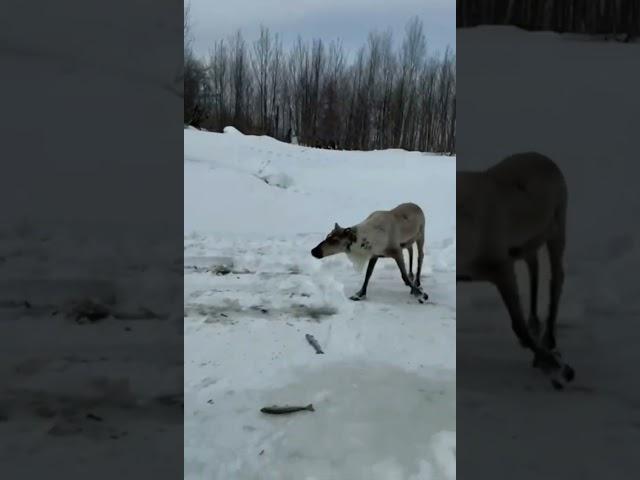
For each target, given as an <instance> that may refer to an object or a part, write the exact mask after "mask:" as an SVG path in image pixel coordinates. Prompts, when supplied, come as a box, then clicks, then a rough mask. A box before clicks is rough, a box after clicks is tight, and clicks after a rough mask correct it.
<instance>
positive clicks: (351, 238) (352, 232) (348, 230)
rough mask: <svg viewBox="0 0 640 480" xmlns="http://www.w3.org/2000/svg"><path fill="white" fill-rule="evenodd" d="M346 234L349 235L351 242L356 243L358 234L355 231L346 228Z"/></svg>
mask: <svg viewBox="0 0 640 480" xmlns="http://www.w3.org/2000/svg"><path fill="white" fill-rule="evenodd" d="M344 233H345V234H346V235H347V238H348V239H349V240H351V241H352V242H355V241H356V239H357V236H356V233H355V232H354V231H353V230H351V228H346V229H345V230H344Z"/></svg>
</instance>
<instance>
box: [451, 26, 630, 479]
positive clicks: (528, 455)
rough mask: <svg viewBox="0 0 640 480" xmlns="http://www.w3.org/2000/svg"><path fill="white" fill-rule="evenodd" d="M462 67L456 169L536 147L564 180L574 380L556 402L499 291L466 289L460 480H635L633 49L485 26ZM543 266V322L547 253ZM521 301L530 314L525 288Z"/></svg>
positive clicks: (461, 318) (461, 45) (468, 35)
mask: <svg viewBox="0 0 640 480" xmlns="http://www.w3.org/2000/svg"><path fill="white" fill-rule="evenodd" d="M457 58H458V63H457V66H458V67H457V68H458V95H459V97H458V108H459V115H458V144H457V145H458V168H459V169H471V170H476V169H482V168H486V167H488V166H490V165H493V164H494V163H496V162H497V161H498V160H500V159H501V158H503V157H505V156H507V155H509V154H512V153H515V152H521V151H529V150H537V151H539V152H541V153H544V154H546V155H548V156H550V157H551V158H553V159H554V160H555V161H556V162H557V163H558V164H559V165H560V167H561V168H562V170H563V171H564V173H565V176H566V179H567V184H568V189H569V213H568V237H567V250H566V261H565V264H566V278H565V284H564V285H565V286H564V292H563V296H562V300H561V304H560V314H559V317H558V346H559V348H560V350H561V351H562V353H563V357H564V359H565V360H566V361H567V362H569V363H570V364H571V365H572V366H573V367H574V368H575V370H576V380H575V382H574V383H573V384H571V385H570V386H569V387H568V388H567V389H566V390H565V391H564V392H561V393H559V392H556V391H554V390H553V389H552V388H551V387H550V386H549V384H548V382H547V381H546V380H545V379H544V377H543V376H542V374H541V373H540V372H539V371H537V370H533V369H532V368H531V367H530V361H531V357H530V355H528V354H527V353H526V352H525V351H524V350H522V349H521V348H520V346H519V345H518V344H517V341H516V340H515V338H514V335H513V333H512V331H511V328H510V321H509V318H508V315H507V312H506V309H505V308H504V306H503V304H502V303H501V301H500V299H499V297H498V294H497V292H496V290H495V288H493V287H491V286H489V285H483V284H464V285H463V284H460V287H459V289H458V322H459V326H458V331H457V344H458V364H457V367H458V370H457V373H458V376H457V380H458V381H457V387H458V400H459V403H458V409H457V419H458V422H459V423H460V425H461V427H460V428H461V431H460V436H461V438H463V439H464V441H463V446H462V447H461V452H460V456H459V457H458V467H459V470H460V475H463V476H464V475H472V476H475V475H478V474H479V472H481V473H482V477H483V478H503V477H504V472H508V477H509V478H517V479H521V480H526V479H540V478H565V479H569V478H580V479H601V478H635V475H634V474H633V473H632V472H634V471H636V472H637V471H638V469H639V468H640V456H639V455H638V445H639V444H640V388H639V386H640V384H639V383H638V375H637V368H638V345H639V341H640V321H639V320H640V295H638V292H639V291H640V290H639V283H638V268H637V267H640V242H639V238H638V223H637V219H638V218H640V217H639V214H640V196H639V195H638V187H637V182H638V178H639V176H638V171H639V167H640V163H639V162H638V132H640V123H639V122H638V112H639V111H640V100H639V99H638V95H636V94H633V93H631V92H636V91H637V88H638V85H640V74H639V71H638V60H639V59H640V45H638V44H620V43H617V42H602V41H598V40H591V39H585V38H581V37H577V36H568V35H567V36H563V35H557V34H553V33H547V32H540V33H527V32H524V31H521V30H518V29H516V28H507V27H481V28H473V29H462V30H458V57H457ZM487 116H489V117H490V119H487ZM632 219H635V221H632ZM520 267H521V269H520V272H521V273H524V271H525V269H524V266H520ZM541 268H542V272H541V281H542V283H541V287H540V294H541V295H540V308H541V310H540V318H541V319H544V318H545V316H546V310H547V309H546V306H547V304H548V303H547V302H548V295H547V292H548V283H547V281H548V278H549V275H548V270H549V269H548V263H547V256H546V253H545V254H544V255H543V257H542V263H541ZM522 290H523V295H524V297H523V300H524V304H525V306H526V308H527V309H528V295H527V294H528V288H527V283H526V281H525V280H524V278H523V283H522ZM527 311H528V310H527Z"/></svg>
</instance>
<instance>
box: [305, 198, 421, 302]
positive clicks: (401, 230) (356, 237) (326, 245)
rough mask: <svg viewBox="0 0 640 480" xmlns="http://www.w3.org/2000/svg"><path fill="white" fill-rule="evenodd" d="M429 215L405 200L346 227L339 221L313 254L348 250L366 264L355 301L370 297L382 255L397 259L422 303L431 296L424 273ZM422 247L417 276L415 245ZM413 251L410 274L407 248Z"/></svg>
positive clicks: (361, 264) (359, 263)
mask: <svg viewBox="0 0 640 480" xmlns="http://www.w3.org/2000/svg"><path fill="white" fill-rule="evenodd" d="M424 232H425V216H424V213H423V212H422V209H421V208H420V207H419V206H418V205H415V204H413V203H403V204H401V205H398V206H397V207H396V208H394V209H393V210H381V211H376V212H373V213H372V214H371V215H369V216H368V217H367V218H366V219H365V220H364V221H363V222H361V223H358V224H357V225H354V226H352V227H347V228H342V227H341V226H340V225H338V224H337V223H336V224H335V225H334V228H333V230H331V232H329V234H328V235H327V237H326V238H325V239H324V240H323V241H322V242H320V243H319V244H318V245H317V246H316V247H315V248H314V249H313V250H311V255H313V256H314V257H315V258H324V257H328V256H331V255H336V254H338V253H346V254H347V256H348V257H349V259H350V260H351V261H352V263H353V264H354V265H355V266H356V267H360V269H361V268H362V267H364V264H365V263H367V272H366V274H365V277H364V283H363V285H362V288H361V289H360V290H359V291H358V292H357V293H355V294H354V295H352V296H351V297H350V298H351V300H354V301H358V300H362V299H364V298H365V297H366V296H367V286H368V285H369V279H370V278H371V274H372V273H373V269H374V268H375V266H376V263H377V262H378V259H379V258H385V257H387V258H393V259H394V260H395V261H396V264H397V265H398V268H399V269H400V274H401V276H402V280H403V281H404V284H405V285H407V286H408V287H410V288H411V294H412V295H414V296H415V297H416V298H417V299H418V301H419V302H420V303H423V302H424V301H426V300H427V299H428V298H429V296H428V295H427V294H426V293H425V292H424V291H423V290H422V287H421V285H420V276H421V273H422V262H423V260H424V241H425V233H424ZM414 243H415V244H416V246H417V249H418V261H417V266H416V275H415V277H414V276H413V268H412V264H413V244H414ZM405 249H407V250H409V252H410V253H409V274H407V271H406V268H405V263H404V256H403V250H405Z"/></svg>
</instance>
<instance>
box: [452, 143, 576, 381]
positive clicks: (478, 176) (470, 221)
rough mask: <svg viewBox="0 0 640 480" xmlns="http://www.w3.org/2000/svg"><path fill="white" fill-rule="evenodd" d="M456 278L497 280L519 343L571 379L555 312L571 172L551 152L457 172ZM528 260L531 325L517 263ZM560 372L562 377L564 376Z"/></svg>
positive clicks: (553, 372) (554, 373) (555, 375)
mask: <svg viewBox="0 0 640 480" xmlns="http://www.w3.org/2000/svg"><path fill="white" fill-rule="evenodd" d="M456 190H457V238H458V242H457V258H456V270H457V273H456V281H488V282H490V283H492V284H494V285H495V286H496V287H497V289H498V291H499V293H500V295H501V297H502V300H503V302H504V304H505V306H506V307H507V310H508V312H509V315H510V317H511V325H512V329H513V331H514V333H515V335H516V336H517V338H518V339H519V341H520V344H521V345H522V346H523V347H525V348H528V349H530V350H531V351H533V353H534V363H533V365H534V366H537V367H541V368H542V370H543V371H544V372H545V373H546V374H547V375H549V376H550V377H551V381H552V383H553V386H554V387H555V388H558V389H559V388H562V382H561V378H564V380H566V381H568V382H569V381H571V380H573V378H574V375H575V374H574V371H573V369H572V368H571V367H570V366H569V365H566V364H563V363H562V362H561V361H560V355H559V353H558V352H557V350H556V335H555V333H556V332H555V330H556V318H557V315H558V305H559V303H560V296H561V293H562V285H563V282H564V268H563V257H564V250H565V229H566V214H567V186H566V182H565V179H564V175H563V174H562V172H561V171H560V169H559V168H558V166H557V165H556V164H555V163H554V162H553V161H552V160H551V159H549V158H547V157H545V156H544V155H541V154H539V153H535V152H527V153H519V154H515V155H511V156H509V157H507V158H505V159H504V160H503V161H501V162H500V163H498V164H497V165H495V166H493V167H491V168H489V169H487V170H485V171H480V172H458V174H457V179H456ZM542 246H546V248H547V251H548V253H549V260H550V265H551V281H550V301H549V313H548V318H547V322H546V327H545V331H544V334H543V335H542V336H541V337H539V332H540V321H539V320H538V313H537V303H538V283H539V280H538V253H539V249H540V248H541V247H542ZM517 260H524V261H525V262H526V265H527V269H528V273H529V283H530V294H531V295H530V297H531V299H530V301H531V305H530V310H529V320H528V325H527V322H525V319H524V314H523V311H522V307H521V303H520V295H519V292H518V285H517V280H516V276H515V270H514V263H515V261H517ZM559 375H561V377H560V376H559Z"/></svg>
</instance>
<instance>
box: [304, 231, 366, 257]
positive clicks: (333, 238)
mask: <svg viewBox="0 0 640 480" xmlns="http://www.w3.org/2000/svg"><path fill="white" fill-rule="evenodd" d="M355 241H356V232H355V231H354V230H353V229H352V228H342V227H341V226H340V225H338V224H337V223H336V224H335V226H334V227H333V230H331V231H330V232H329V235H327V238H325V239H324V240H323V241H322V242H320V243H319V244H318V245H317V246H316V247H315V248H314V249H313V250H311V255H313V256H314V257H315V258H323V257H328V256H330V255H335V254H337V253H345V252H348V251H349V250H350V249H351V244H352V243H353V242H355Z"/></svg>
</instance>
